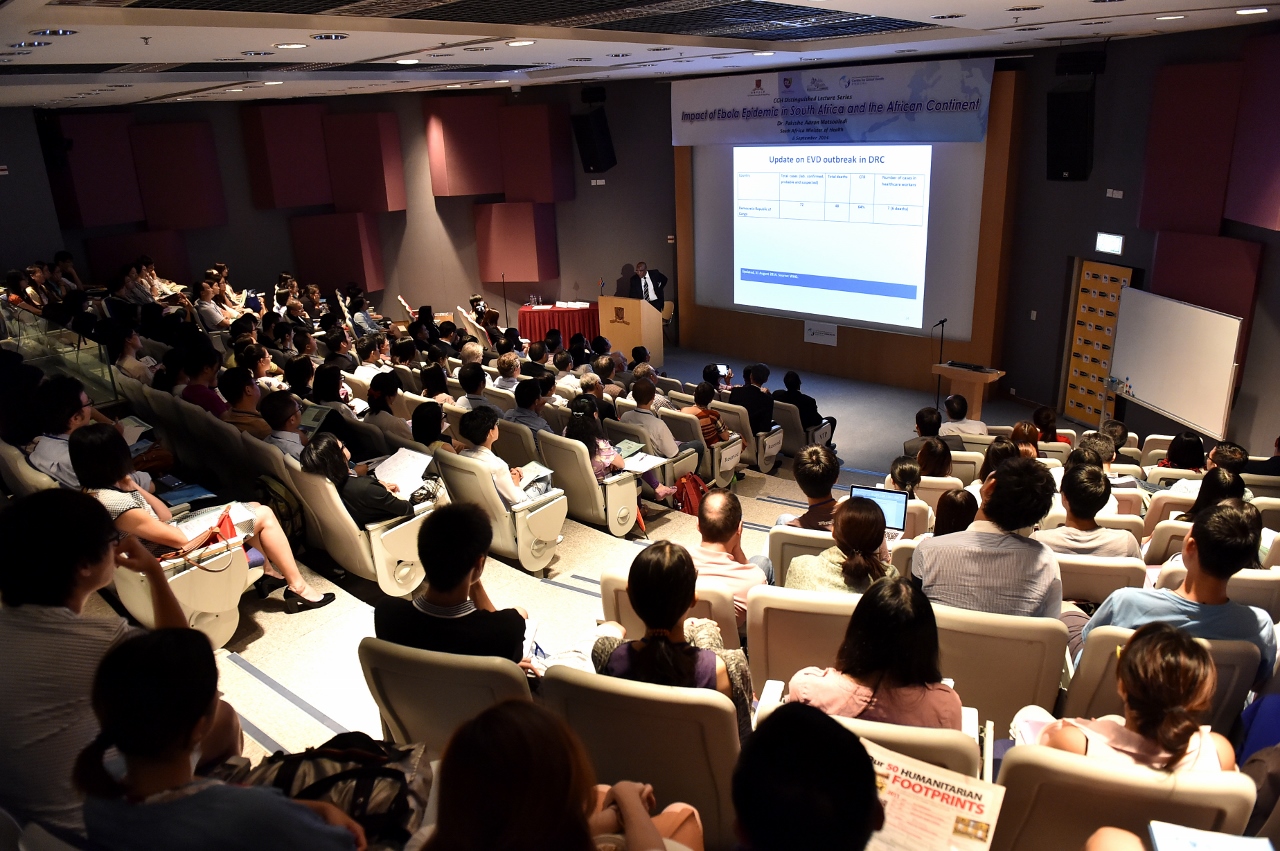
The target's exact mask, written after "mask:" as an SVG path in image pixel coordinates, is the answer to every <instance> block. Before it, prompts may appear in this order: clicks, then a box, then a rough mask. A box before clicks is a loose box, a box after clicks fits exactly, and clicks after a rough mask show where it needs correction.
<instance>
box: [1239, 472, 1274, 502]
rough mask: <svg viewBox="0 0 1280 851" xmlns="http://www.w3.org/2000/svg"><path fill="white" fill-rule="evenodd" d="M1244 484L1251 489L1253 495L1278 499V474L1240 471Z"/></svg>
mask: <svg viewBox="0 0 1280 851" xmlns="http://www.w3.org/2000/svg"><path fill="white" fill-rule="evenodd" d="M1240 478H1242V479H1244V486H1245V487H1247V488H1248V489H1249V490H1251V491H1253V495H1254V496H1255V497H1260V496H1261V497H1269V498H1271V499H1280V476H1259V475H1257V474H1256V473H1241V474H1240Z"/></svg>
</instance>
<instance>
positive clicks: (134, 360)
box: [107, 324, 160, 387]
mask: <svg viewBox="0 0 1280 851" xmlns="http://www.w3.org/2000/svg"><path fill="white" fill-rule="evenodd" d="M107 349H108V352H110V353H113V356H112V359H111V362H112V363H114V364H115V365H116V368H117V369H119V370H120V371H121V372H123V373H124V374H125V375H127V376H129V377H130V378H132V379H133V380H134V381H140V382H142V383H143V384H145V385H147V386H148V387H150V386H151V382H152V380H153V379H154V378H155V375H156V370H158V369H159V368H160V365H159V364H158V363H156V362H155V360H154V359H153V358H149V357H147V356H146V355H142V356H141V357H139V356H138V354H139V352H141V351H142V338H141V337H139V336H138V329H137V328H136V327H134V326H133V325H128V324H124V325H118V326H116V329H115V332H114V334H113V335H112V336H111V337H110V338H109V339H108V341H107Z"/></svg>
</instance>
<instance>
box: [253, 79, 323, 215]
mask: <svg viewBox="0 0 1280 851" xmlns="http://www.w3.org/2000/svg"><path fill="white" fill-rule="evenodd" d="M327 109H328V108H327V107H326V106H324V105H323V104H305V103H304V104H285V105H275V106H245V107H243V108H242V109H241V110H240V129H241V132H242V135H243V136H244V152H245V159H246V161H247V163H248V166H249V186H250V188H251V190H252V191H253V206H255V207H257V208H258V209H259V210H278V209H282V208H285V207H308V206H312V205H315V204H328V203H330V202H331V201H332V200H333V195H332V193H331V191H330V188H329V165H328V160H327V157H326V155H325V144H324V129H323V127H322V125H321V119H322V118H323V117H324V114H325V112H326V111H327Z"/></svg>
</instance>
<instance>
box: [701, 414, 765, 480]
mask: <svg viewBox="0 0 1280 851" xmlns="http://www.w3.org/2000/svg"><path fill="white" fill-rule="evenodd" d="M711 409H712V410H713V411H719V412H720V417H721V419H723V420H724V424H725V427H726V428H728V429H729V430H730V431H732V432H735V433H737V434H740V435H742V437H743V447H742V460H743V462H744V463H746V464H747V465H748V466H752V467H755V468H756V469H758V470H759V471H760V472H762V473H766V474H767V473H769V472H771V471H772V470H773V468H774V466H775V465H776V464H777V463H778V454H779V453H780V452H782V441H783V435H782V426H780V425H777V424H774V426H773V427H772V428H770V429H769V430H768V431H762V432H759V433H758V434H752V432H751V418H750V417H748V416H747V409H746V408H744V407H742V406H741V405H731V404H729V403H728V402H720V401H713V402H712V403H711ZM748 436H750V439H748Z"/></svg>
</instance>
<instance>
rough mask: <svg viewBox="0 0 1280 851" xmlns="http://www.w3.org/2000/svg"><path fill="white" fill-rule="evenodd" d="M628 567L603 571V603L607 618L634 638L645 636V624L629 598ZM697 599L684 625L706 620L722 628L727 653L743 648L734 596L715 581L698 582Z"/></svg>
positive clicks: (687, 613) (616, 566)
mask: <svg viewBox="0 0 1280 851" xmlns="http://www.w3.org/2000/svg"><path fill="white" fill-rule="evenodd" d="M628 572H629V566H626V567H624V566H618V565H608V566H606V567H605V568H604V569H603V570H601V571H600V602H601V606H602V607H603V608H604V619H605V620H607V621H616V622H617V623H620V624H622V626H623V628H624V629H626V631H627V637H628V638H631V639H635V638H636V637H638V636H643V635H644V633H645V625H644V621H642V620H640V616H639V615H637V614H636V612H635V609H633V608H632V607H631V598H630V597H629V596H627V574H628ZM697 590H698V599H697V600H696V601H695V602H694V604H693V606H691V607H690V609H689V611H687V612H685V613H684V617H682V618H681V619H680V620H681V623H683V622H684V621H685V620H686V619H687V618H707V619H709V620H713V621H715V622H716V623H717V624H718V625H719V626H720V638H721V639H722V640H723V641H724V646H725V649H726V650H737V649H739V648H740V647H741V646H742V641H741V640H740V639H739V637H738V620H737V615H736V614H735V613H734V606H733V595H732V594H731V593H729V592H728V591H727V590H725V589H724V588H723V587H722V586H720V585H717V584H716V582H715V580H698V583H697Z"/></svg>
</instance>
